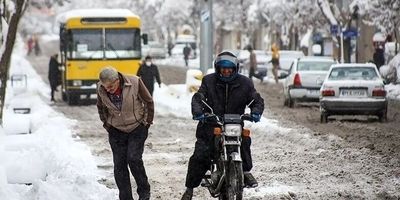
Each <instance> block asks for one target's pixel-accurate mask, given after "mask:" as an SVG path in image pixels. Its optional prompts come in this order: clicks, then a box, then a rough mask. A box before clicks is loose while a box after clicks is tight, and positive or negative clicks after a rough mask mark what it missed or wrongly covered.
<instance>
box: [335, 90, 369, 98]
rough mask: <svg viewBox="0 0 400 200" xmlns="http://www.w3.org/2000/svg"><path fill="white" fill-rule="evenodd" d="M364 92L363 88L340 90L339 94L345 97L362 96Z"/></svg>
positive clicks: (364, 94)
mask: <svg viewBox="0 0 400 200" xmlns="http://www.w3.org/2000/svg"><path fill="white" fill-rule="evenodd" d="M366 94H367V93H366V91H365V90H340V95H341V96H346V97H363V96H366Z"/></svg>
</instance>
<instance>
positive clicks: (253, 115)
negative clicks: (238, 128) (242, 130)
mask: <svg viewBox="0 0 400 200" xmlns="http://www.w3.org/2000/svg"><path fill="white" fill-rule="evenodd" d="M260 119H261V115H260V114H258V113H251V120H252V121H253V122H259V121H260Z"/></svg>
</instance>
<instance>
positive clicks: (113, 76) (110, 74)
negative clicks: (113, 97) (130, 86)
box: [99, 66, 118, 83]
mask: <svg viewBox="0 0 400 200" xmlns="http://www.w3.org/2000/svg"><path fill="white" fill-rule="evenodd" d="M99 79H100V81H101V82H102V83H107V82H112V81H115V80H117V79H118V71H117V70H116V69H115V68H114V67H111V66H107V67H104V68H103V69H101V71H100V74H99Z"/></svg>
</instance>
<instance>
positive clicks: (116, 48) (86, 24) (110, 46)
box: [58, 9, 147, 105]
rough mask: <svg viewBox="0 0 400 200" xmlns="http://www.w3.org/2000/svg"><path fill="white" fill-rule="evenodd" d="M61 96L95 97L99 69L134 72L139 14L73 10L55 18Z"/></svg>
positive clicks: (138, 53)
mask: <svg viewBox="0 0 400 200" xmlns="http://www.w3.org/2000/svg"><path fill="white" fill-rule="evenodd" d="M58 21H59V22H60V57H61V65H62V67H61V68H62V70H61V71H62V75H61V80H62V81H61V82H62V84H61V89H62V98H63V100H64V101H67V102H68V104H70V105H74V104H79V103H80V101H81V100H83V99H94V98H95V97H96V83H97V81H98V75H99V72H100V70H101V69H102V68H103V67H105V66H109V65H111V66H113V67H115V68H116V69H117V70H118V71H120V72H122V73H124V74H131V75H136V73H137V71H138V68H139V63H140V59H141V43H142V39H143V43H144V44H147V35H146V34H143V35H141V31H140V30H141V29H140V26H141V20H140V17H139V16H137V15H135V14H133V13H132V12H131V11H129V10H126V9H86V10H85V9H84V10H72V11H68V12H66V13H63V14H62V15H60V16H59V17H58Z"/></svg>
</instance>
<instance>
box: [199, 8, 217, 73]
mask: <svg viewBox="0 0 400 200" xmlns="http://www.w3.org/2000/svg"><path fill="white" fill-rule="evenodd" d="M200 21H201V27H200V70H201V71H202V72H203V74H205V73H206V72H207V69H208V68H210V67H211V66H212V59H213V43H214V42H213V28H212V27H213V23H212V0H204V3H203V9H202V10H201V13H200Z"/></svg>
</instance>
